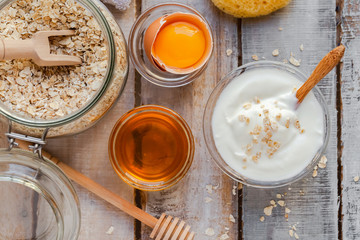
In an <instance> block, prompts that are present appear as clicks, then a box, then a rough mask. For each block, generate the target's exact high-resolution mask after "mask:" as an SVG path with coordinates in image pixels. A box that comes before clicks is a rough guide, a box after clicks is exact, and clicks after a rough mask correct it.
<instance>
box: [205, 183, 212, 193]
mask: <svg viewBox="0 0 360 240" xmlns="http://www.w3.org/2000/svg"><path fill="white" fill-rule="evenodd" d="M206 191H207V193H208V194H212V192H213V186H212V185H211V184H208V185H206Z"/></svg>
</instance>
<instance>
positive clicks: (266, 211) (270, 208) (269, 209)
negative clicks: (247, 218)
mask: <svg viewBox="0 0 360 240" xmlns="http://www.w3.org/2000/svg"><path fill="white" fill-rule="evenodd" d="M273 207H274V206H268V207H266V208H264V213H265V215H266V216H271V214H272V210H273Z"/></svg>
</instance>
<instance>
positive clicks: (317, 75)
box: [296, 45, 345, 103]
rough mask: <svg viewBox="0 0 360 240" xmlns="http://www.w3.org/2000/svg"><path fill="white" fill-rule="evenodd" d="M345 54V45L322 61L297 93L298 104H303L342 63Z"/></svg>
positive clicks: (332, 51)
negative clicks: (317, 85) (312, 90)
mask: <svg viewBox="0 0 360 240" xmlns="http://www.w3.org/2000/svg"><path fill="white" fill-rule="evenodd" d="M344 52H345V47H344V45H340V46H338V47H336V48H334V49H333V50H331V51H330V52H329V53H328V54H326V56H325V57H324V58H323V59H321V61H320V62H319V64H318V65H317V66H316V68H315V70H314V71H313V72H312V74H311V76H310V77H309V79H308V80H306V82H305V83H304V84H303V85H302V86H301V87H300V88H299V89H298V90H297V91H296V98H297V99H298V103H301V102H302V101H303V100H304V98H305V97H306V95H307V94H308V93H309V92H310V91H311V89H312V88H313V87H315V85H316V84H317V83H318V82H319V81H320V80H321V79H323V78H324V77H325V76H326V75H327V74H328V73H329V72H330V71H331V70H332V69H333V68H334V67H335V66H336V65H337V64H338V63H339V62H340V60H341V58H342V57H343V56H344Z"/></svg>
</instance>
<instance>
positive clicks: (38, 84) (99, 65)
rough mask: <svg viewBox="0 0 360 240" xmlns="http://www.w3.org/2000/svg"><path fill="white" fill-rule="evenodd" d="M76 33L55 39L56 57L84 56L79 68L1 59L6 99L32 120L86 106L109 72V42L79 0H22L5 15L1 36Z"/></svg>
mask: <svg viewBox="0 0 360 240" xmlns="http://www.w3.org/2000/svg"><path fill="white" fill-rule="evenodd" d="M63 29H74V30H75V35H73V36H68V37H54V38H50V45H51V53H54V54H66V55H73V56H79V57H80V58H81V60H82V64H81V65H78V66H60V67H39V66H37V65H36V64H34V63H33V62H32V61H31V60H29V59H18V60H10V61H0V100H1V101H2V102H3V104H5V105H6V106H7V107H8V108H10V109H11V110H13V111H15V112H17V113H22V114H24V115H25V116H26V117H28V118H34V119H55V118H60V117H63V116H65V115H68V114H71V113H73V112H74V111H76V110H78V109H80V108H82V107H83V106H85V105H86V103H87V102H88V101H89V100H90V99H91V98H92V97H93V96H94V94H96V92H97V91H98V89H99V88H100V87H101V85H102V83H103V81H104V77H105V75H106V72H107V60H108V49H107V43H106V40H105V38H104V36H103V33H102V31H101V29H100V26H99V25H98V23H97V21H96V20H95V18H94V17H93V16H92V14H91V13H90V12H89V11H88V10H86V9H85V8H84V7H82V6H81V5H80V4H79V3H77V2H75V1H74V0H51V1H49V0H18V1H15V2H13V3H11V4H10V5H9V6H7V7H5V8H4V9H3V10H2V11H1V12H0V38H10V39H28V38H31V36H32V35H33V34H34V33H36V32H37V31H43V30H63Z"/></svg>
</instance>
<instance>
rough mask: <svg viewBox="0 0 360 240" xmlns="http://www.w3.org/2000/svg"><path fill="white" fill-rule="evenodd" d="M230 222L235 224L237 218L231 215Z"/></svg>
mask: <svg viewBox="0 0 360 240" xmlns="http://www.w3.org/2000/svg"><path fill="white" fill-rule="evenodd" d="M229 221H230V222H232V223H235V218H234V216H233V215H232V214H230V215H229Z"/></svg>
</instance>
